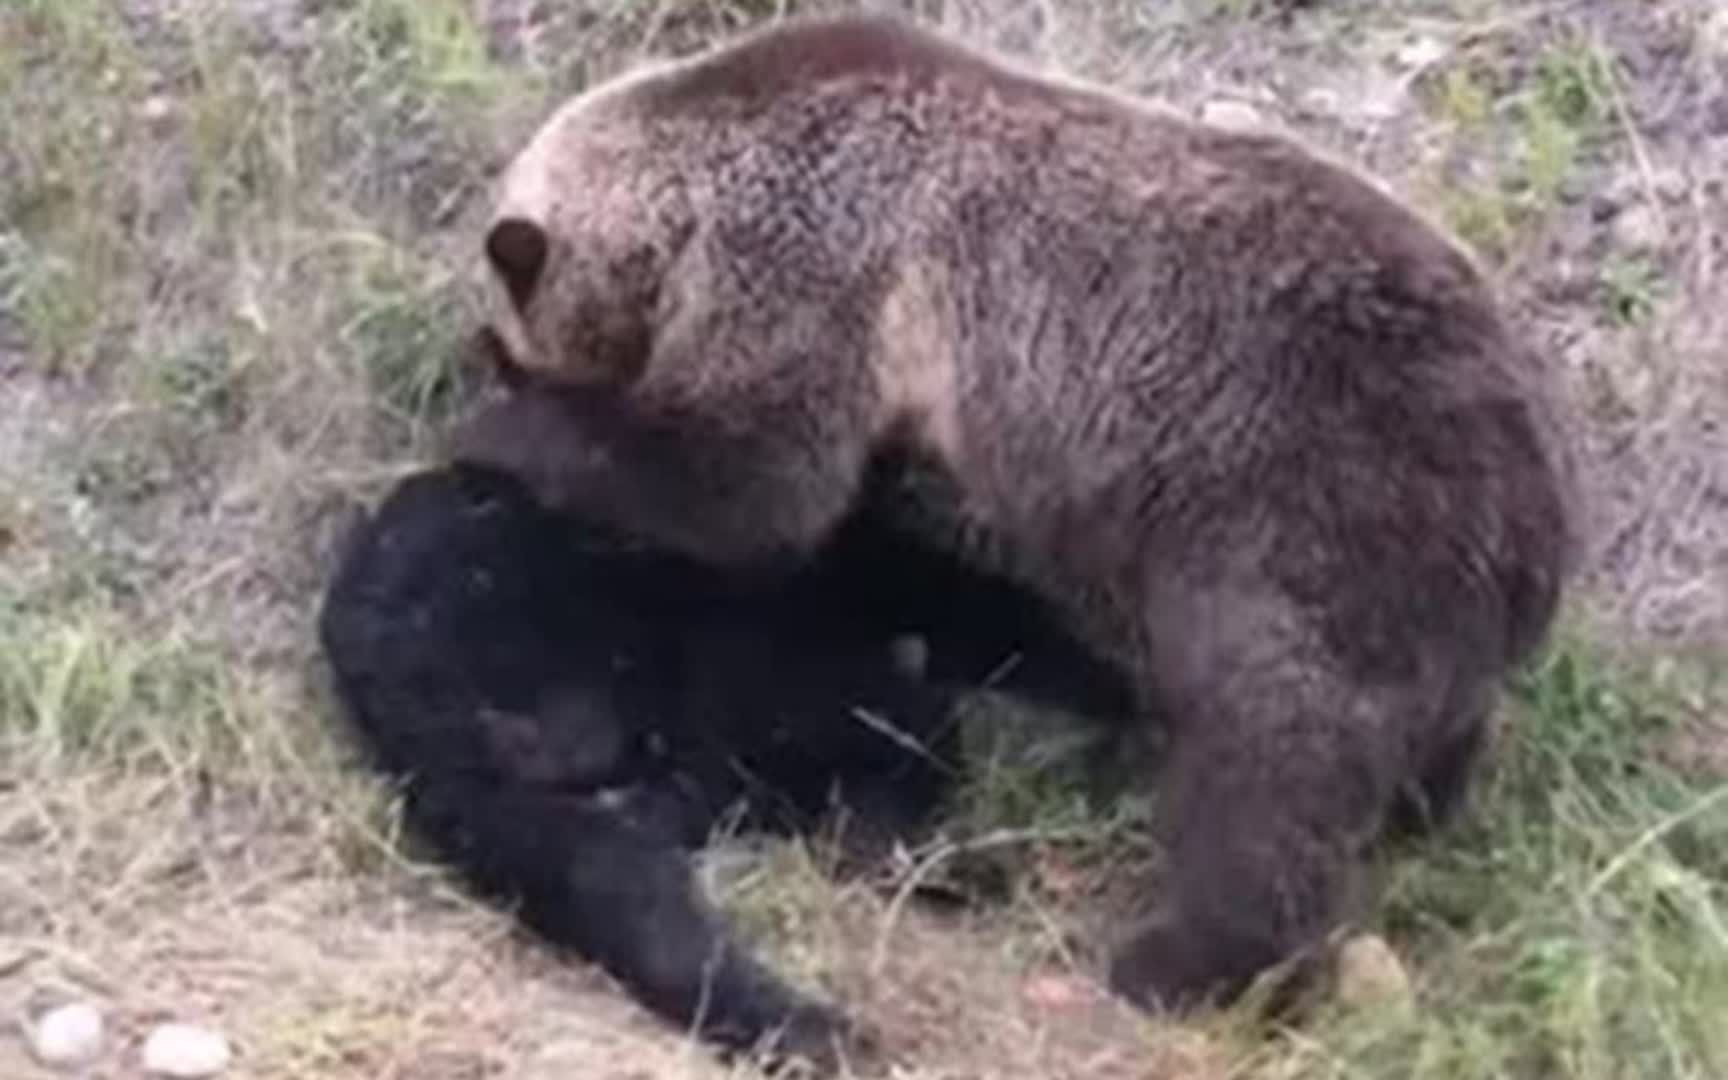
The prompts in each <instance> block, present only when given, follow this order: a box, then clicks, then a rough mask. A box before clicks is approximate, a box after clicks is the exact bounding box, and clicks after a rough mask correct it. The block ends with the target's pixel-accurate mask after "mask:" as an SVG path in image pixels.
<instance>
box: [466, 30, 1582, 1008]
mask: <svg viewBox="0 0 1728 1080" xmlns="http://www.w3.org/2000/svg"><path fill="white" fill-rule="evenodd" d="M487 251H488V255H489V258H490V260H491V264H492V266H493V267H494V269H495V270H496V281H497V282H498V284H499V285H500V289H499V294H500V296H501V298H502V300H503V302H502V303H501V305H500V308H501V310H500V312H499V315H498V318H497V323H496V329H497V333H498V335H499V338H500V340H501V341H502V344H503V347H504V348H505V349H506V350H507V351H508V353H509V354H510V356H511V358H512V362H513V363H515V364H516V365H518V366H519V367H520V368H521V369H522V370H523V371H524V372H527V373H528V374H529V376H530V380H531V381H532V382H534V383H544V384H545V385H546V387H547V388H545V389H541V390H536V389H534V388H533V387H532V386H530V388H529V391H528V392H525V393H521V394H518V395H517V396H516V397H514V398H512V399H510V400H509V401H507V402H505V403H503V404H501V405H499V406H498V407H497V408H495V409H493V410H491V411H489V412H487V413H485V414H482V415H480V416H479V417H478V418H477V419H476V421H475V423H474V424H473V425H472V426H471V428H470V429H469V430H468V431H467V433H466V435H465V436H464V438H463V440H462V443H461V446H462V452H463V453H464V454H465V455H466V456H468V457H469V458H471V459H473V460H477V461H485V462H490V463H493V464H496V465H499V466H502V467H504V468H507V469H509V470H511V471H513V472H515V473H517V474H518V475H521V476H523V477H525V478H527V479H528V480H529V481H530V482H531V483H532V484H533V486H534V487H535V488H536V489H537V490H539V491H541V492H542V493H543V494H544V495H545V496H546V497H547V498H548V499H550V500H551V501H553V502H556V503H558V504H560V505H566V506H570V507H574V508H578V509H580V510H581V511H582V512H583V513H584V514H589V515H592V516H593V517H594V518H595V519H597V520H603V521H610V522H614V523H617V524H620V525H624V526H628V527H631V528H635V529H639V530H641V531H642V532H644V533H645V534H646V535H649V536H652V537H654V538H655V539H656V540H657V541H658V542H660V543H663V544H665V545H667V546H668V547H669V548H672V549H674V550H680V551H685V552H688V553H690V554H691V555H693V556H695V557H697V558H700V559H703V560H706V561H709V562H711V563H716V564H743V563H747V562H750V561H752V560H755V559H758V558H769V557H772V556H774V555H775V554H777V553H782V552H787V551H792V552H799V551H810V550H813V549H814V548H815V547H816V546H817V545H818V544H820V543H821V542H822V540H823V539H824V538H825V537H826V536H827V535H828V533H829V531H830V530H831V529H832V528H833V527H834V524H835V523H836V522H837V521H839V520H841V519H842V517H843V516H844V515H845V514H846V513H847V512H848V510H849V509H850V508H852V507H853V506H855V505H856V503H857V501H858V499H859V493H860V489H861V480H862V477H863V476H864V474H865V471H866V468H865V467H866V463H867V462H868V461H869V460H870V458H871V455H872V454H873V453H874V452H876V451H878V450H880V449H881V448H883V447H884V446H894V447H900V448H905V449H906V450H907V451H908V452H910V453H914V454H917V455H921V456H922V458H923V459H924V460H925V462H926V463H927V465H928V473H929V475H932V476H934V477H936V478H937V479H938V480H939V481H940V482H939V483H938V484H937V485H936V487H937V490H938V491H939V492H941V493H942V495H941V496H940V497H939V498H916V497H915V498H912V499H909V500H908V501H907V506H908V507H909V509H910V511H911V513H910V514H909V515H908V516H909V518H910V519H912V520H913V522H914V523H915V524H916V526H917V527H921V528H928V529H930V530H931V531H932V533H933V534H934V535H936V536H937V537H938V539H940V540H941V541H942V542H944V543H949V544H951V545H952V546H954V548H955V549H956V550H959V551H962V552H963V553H964V554H965V555H966V557H968V558H971V559H976V560H979V561H988V562H990V563H992V564H994V565H997V566H999V567H1001V568H1002V569H1005V570H1007V571H1008V572H1010V573H1012V574H1013V575H1015V576H1016V577H1017V578H1018V579H1019V580H1022V581H1024V582H1026V583H1027V584H1028V585H1030V586H1031V587H1033V588H1035V589H1037V590H1038V591H1040V592H1041V593H1042V594H1043V595H1044V596H1046V597H1048V598H1050V599H1051V600H1052V601H1054V602H1055V603H1057V604H1060V605H1062V607H1063V608H1064V610H1065V611H1066V614H1067V615H1068V616H1069V617H1070V618H1071V619H1072V620H1073V624H1074V625H1075V626H1076V627H1077V628H1078V630H1079V631H1080V632H1081V633H1083V634H1084V635H1085V636H1086V638H1087V640H1089V641H1090V642H1091V643H1093V645H1095V646H1096V647H1097V648H1098V649H1099V650H1100V652H1101V654H1102V655H1106V656H1108V657H1109V658H1110V659H1111V660H1113V661H1115V662H1118V663H1120V664H1121V665H1122V666H1123V667H1124V668H1126V669H1127V670H1129V671H1130V672H1132V674H1133V677H1134V681H1135V684H1136V687H1137V690H1138V692H1139V695H1140V698H1141V702H1142V705H1141V707H1142V709H1143V710H1144V712H1145V713H1146V714H1147V715H1152V714H1154V713H1156V714H1158V715H1162V716H1167V717H1169V718H1170V721H1171V724H1172V725H1173V728H1174V731H1173V735H1174V745H1173V756H1172V759H1171V769H1170V776H1171V781H1172V782H1171V784H1170V785H1169V787H1168V789H1167V792H1166V794H1167V797H1168V799H1169V814H1168V815H1167V818H1168V821H1169V829H1170V832H1169V842H1170V848H1171V856H1172V860H1173V866H1174V880H1173V882H1172V886H1173V888H1172V894H1171V898H1170V901H1171V902H1170V906H1169V908H1168V910H1165V911H1163V912H1160V913H1154V914H1151V915H1150V917H1149V921H1148V922H1147V923H1146V924H1144V925H1142V926H1140V927H1139V928H1138V929H1137V930H1136V932H1135V933H1134V934H1133V935H1132V936H1131V937H1130V938H1129V939H1128V940H1127V942H1126V943H1125V945H1123V946H1122V947H1121V949H1120V951H1119V952H1118V953H1117V956H1116V959H1115V962H1114V967H1113V981H1114V984H1115V985H1116V986H1117V987H1118V988H1119V989H1120V990H1121V991H1122V992H1124V993H1125V994H1127V995H1128V996H1130V997H1131V998H1133V999H1135V1000H1137V1001H1140V1002H1143V1003H1152V1002H1162V1003H1165V1004H1181V1003H1186V1002H1189V1001H1193V1000H1195V999H1198V998H1201V997H1205V996H1211V995H1220V996H1229V995H1230V994H1232V993H1233V992H1235V991H1236V990H1238V989H1240V988H1241V987H1242V986H1244V984H1245V983H1246V982H1247V981H1248V980H1249V979H1250V978H1251V977H1252V976H1254V975H1255V974H1256V973H1257V972H1259V971H1261V970H1263V969H1265V968H1266V967H1267V966H1269V965H1271V964H1273V963H1275V962H1277V961H1280V960H1283V959H1286V958H1288V957H1291V956H1292V955H1293V954H1297V953H1300V952H1302V951H1303V950H1305V949H1307V948H1308V947H1309V946H1311V945H1313V944H1315V943H1316V942H1318V941H1319V940H1320V939H1321V938H1322V936H1323V935H1324V934H1325V932H1326V931H1327V930H1329V929H1330V928H1331V927H1332V926H1333V925H1334V924H1335V923H1336V922H1337V921H1338V920H1339V919H1340V918H1341V917H1343V915H1344V914H1345V908H1344V906H1343V904H1344V899H1345V897H1346V895H1347V893H1348V891H1349V889H1348V886H1349V883H1350V882H1351V880H1352V877H1353V875H1354V873H1355V867H1356V864H1357V860H1358V856H1359V854H1360V853H1361V852H1362V850H1363V845H1364V844H1365V843H1367V842H1368V841H1369V840H1370V839H1372V838H1373V837H1374V836H1376V835H1377V834H1378V833H1379V832H1380V830H1381V826H1382V824H1383V823H1384V821H1385V819H1386V817H1387V814H1388V811H1389V810H1390V809H1391V808H1392V807H1393V806H1394V803H1395V800H1396V798H1397V797H1398V794H1399V792H1401V791H1404V792H1410V793H1414V794H1416V795H1417V796H1419V798H1418V802H1424V801H1425V802H1427V803H1431V804H1433V808H1434V809H1435V810H1444V809H1445V808H1446V807H1448V806H1450V805H1451V804H1452V803H1453V802H1454V801H1455V800H1456V797H1457V794H1458V792H1459V789H1460V788H1461V786H1462V785H1463V783H1464V780H1465V778H1466V777H1467V776H1468V775H1469V765H1470V763H1471V761H1472V760H1473V759H1474V758H1475V756H1476V749H1477V746H1478V743H1479V742H1480V740H1481V733H1482V730H1483V725H1484V719H1485V717H1487V716H1488V714H1489V712H1490V710H1491V708H1492V707H1493V703H1494V700H1495V696H1496V686H1497V681H1498V679H1499V678H1500V677H1501V676H1502V675H1503V673H1504V672H1505V671H1506V670H1507V668H1508V667H1509V666H1510V665H1512V664H1515V663H1517V662H1518V661H1520V659H1521V658H1523V657H1525V656H1526V654H1528V653H1529V652H1530V651H1531V649H1532V648H1533V647H1535V646H1536V645H1537V644H1538V643H1539V641H1540V640H1541V639H1542V638H1543V637H1544V635H1545V633H1546V631H1547V629H1548V626H1549V623H1550V621H1551V619H1552V617H1553V615H1554V612H1555V610H1556V605H1557V602H1558V598H1559V596H1560V590H1561V585H1562V579H1563V574H1564V572H1565V570H1566V566H1567V562H1568V559H1569V550H1570V545H1571V524H1570V522H1569V511H1568V509H1567V503H1566V498H1565V494H1564V489H1565V487H1566V480H1565V477H1564V474H1563V467H1562V460H1563V457H1562V455H1561V453H1560V452H1559V451H1558V450H1557V449H1556V446H1557V443H1556V442H1555V440H1554V432H1555V431H1556V430H1557V429H1558V426H1557V425H1556V424H1555V423H1554V422H1553V420H1552V416H1551V406H1550V404H1549V402H1548V401H1547V393H1548V391H1547V389H1546V386H1545V376H1544V374H1543V372H1542V370H1541V365H1540V362H1539V358H1538V357H1536V356H1534V355H1532V352H1531V350H1530V349H1529V348H1527V347H1526V346H1525V345H1524V344H1523V343H1521V342H1520V341H1519V340H1518V339H1517V337H1516V335H1515V334H1514V332H1513V331H1512V330H1511V329H1510V328H1509V327H1508V325H1507V323H1506V321H1505V319H1504V318H1503V316H1502V314H1501V312H1500V311H1499V310H1498V309H1497V307H1496V303H1495V300H1494V298H1493V296H1492V295H1491V294H1490V291H1489V288H1488V286H1487V285H1486V284H1485V282H1484V280H1483V278H1482V277H1481V275H1480V274H1479V273H1478V271H1477V270H1476V269H1475V268H1474V267H1473V266H1472V264H1471V263H1470V261H1469V260H1468V259H1467V258H1466V257H1465V256H1464V255H1463V254H1461V252H1460V251H1459V249H1458V248H1457V247H1456V246H1455V245H1454V244H1453V243H1452V242H1451V241H1450V240H1448V239H1447V238H1446V237H1444V236H1443V235H1441V234H1440V233H1439V232H1437V231H1436V229H1435V228H1434V227H1433V226H1431V225H1430V224H1428V223H1427V222H1425V221H1424V220H1422V219H1421V218H1419V217H1418V216H1417V215H1415V214H1414V213H1412V212H1411V211H1410V210H1409V209H1407V208H1406V207H1404V206H1403V205H1401V204H1400V203H1399V202H1398V201H1396V200H1394V199H1393V198H1391V197H1390V196H1388V195H1387V194H1385V193H1384V192H1382V191H1381V190H1379V189H1378V188H1376V187H1375V186H1374V185H1373V184H1371V183H1369V182H1367V181H1365V180H1364V179H1363V178H1361V177H1360V176H1358V175H1356V174H1354V173H1352V172H1351V171H1349V170H1347V169H1345V168H1342V167H1340V166H1338V165H1336V164H1333V163H1330V162H1328V161H1326V160H1324V159H1322V158H1320V157H1319V156H1317V155H1316V154H1314V153H1313V152H1310V151H1308V150H1306V149H1304V148H1302V147H1301V146H1299V145H1297V144H1295V143H1293V142H1292V141H1289V140H1286V139H1284V138H1280V137H1275V136H1269V135H1263V134H1247V133H1241V132H1227V131H1217V130H1210V129H1208V128H1205V127H1202V126H1197V125H1195V124H1192V123H1189V122H1187V121H1185V120H1183V119H1181V118H1178V117H1175V116H1172V115H1167V114H1164V113H1161V112H1158V111H1155V110H1154V109H1152V108H1149V107H1146V106H1143V105H1141V104H1138V103H1136V102H1134V101H1132V100H1130V99H1128V98H1125V97H1123V96H1121V95H1117V94H1113V93H1109V92H1107V91H1103V90H1100V89H1096V88H1091V87H1087V86H1083V85H1080V84H1077V83H1068V82H1062V81H1058V80H1055V79H1050V78H1045V77H1042V76H1038V75H1034V74H1030V73H1027V72H1023V71H1019V70H1016V69H1015V68H1013V67H1011V66H1010V65H1008V64H1007V63H1005V62H1002V61H998V60H995V59H991V58H989V57H987V56H984V55H981V54H978V53H975V52H972V51H970V50H967V49H963V48H961V47H959V46H957V45H955V44H952V43H949V42H947V41H944V40H941V39H939V38H937V37H934V36H932V35H930V34H927V33H925V32H922V31H920V30H916V29H913V28H911V27H908V26H905V25H902V24H900V23H897V22H894V21H887V20H882V19H876V18H867V17H854V18H844V19H837V20H828V21H810V22H793V23H786V24H782V25H781V26H779V27H777V28H774V29H770V30H768V31H765V32H761V33H758V34H755V35H753V36H751V37H749V38H746V39H744V40H742V41H740V42H737V43H734V44H732V45H729V46H727V47H724V48H720V49H717V50H715V51H714V52H712V53H710V54H708V55H705V56H701V57H697V58H694V59H691V60H687V61H683V62H679V63H675V64H670V65H666V66H663V67H659V68H652V69H649V70H646V71H644V72H640V73H637V74H635V75H632V76H630V77H628V78H626V79H622V80H619V81H618V82H615V83H612V84H609V85H606V86H603V87H600V88H597V89H595V90H593V91H591V92H589V93H586V94H584V95H582V96H580V97H578V98H577V99H576V100H574V101H572V102H571V103H569V104H568V105H566V106H565V107H564V108H562V109H561V110H560V111H559V112H558V113H557V114H556V115H555V116H553V117H552V119H551V120H550V121H549V122H548V123H547V124H546V125H545V127H544V128H543V129H542V130H541V131H540V132H539V133H538V134H537V135H536V136H535V138H534V139H533V140H532V142H531V143H530V144H529V145H528V146H527V147H526V149H525V150H524V151H523V152H522V153H521V155H520V156H519V157H518V158H517V160H516V161H515V162H514V163H513V164H512V166H511V168H510V170H509V172H508V174H507V176H506V178H505V180H504V182H503V185H502V189H501V198H500V200H499V204H498V207H497V216H496V218H495V220H494V224H493V226H492V228H491V230H490V232H489V234H488V238H487ZM554 385H555V386H557V387H558V389H557V390H553V389H550V387H551V386H554Z"/></svg>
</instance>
